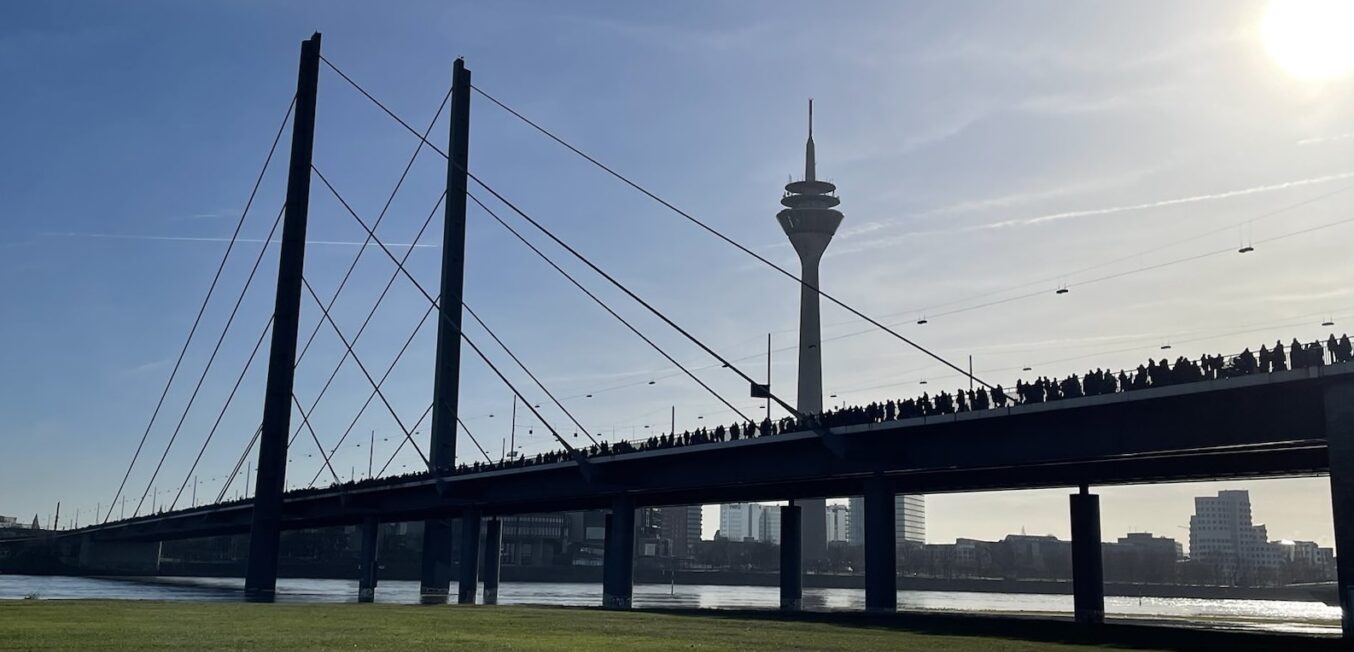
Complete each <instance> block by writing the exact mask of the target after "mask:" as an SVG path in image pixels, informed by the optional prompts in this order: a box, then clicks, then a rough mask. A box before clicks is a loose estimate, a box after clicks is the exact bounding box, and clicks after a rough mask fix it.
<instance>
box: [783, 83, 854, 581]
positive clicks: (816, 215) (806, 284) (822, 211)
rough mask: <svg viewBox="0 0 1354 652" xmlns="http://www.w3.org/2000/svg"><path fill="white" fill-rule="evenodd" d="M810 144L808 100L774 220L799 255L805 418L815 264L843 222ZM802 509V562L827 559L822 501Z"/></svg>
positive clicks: (818, 373)
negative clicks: (798, 176)
mask: <svg viewBox="0 0 1354 652" xmlns="http://www.w3.org/2000/svg"><path fill="white" fill-rule="evenodd" d="M816 167H817V162H816V160H815V153H814V145H813V100H809V139H808V142H807V143H806V144H805V146H804V178H803V179H802V180H800V181H791V182H790V183H788V184H786V185H785V195H784V196H783V197H781V200H780V203H781V205H782V206H784V207H785V208H784V209H783V210H781V211H780V212H779V213H777V214H776V220H777V221H779V222H780V226H781V228H782V229H784V230H785V235H787V236H789V238H790V244H792V245H794V248H795V252H796V253H798V254H799V262H800V266H801V272H800V278H801V279H802V280H803V282H802V283H801V284H800V294H799V390H798V402H797V405H796V409H798V410H799V412H801V413H803V414H817V413H821V412H822V411H823V349H822V347H821V346H820V345H821V343H822V320H821V319H820V317H819V297H818V266H819V263H820V262H821V261H822V258H823V252H824V251H826V250H827V245H828V243H830V242H832V236H833V235H834V234H835V233H836V232H837V227H838V226H840V225H841V223H842V213H841V211H839V210H837V208H836V207H837V205H838V204H840V203H841V200H840V199H839V198H838V197H837V194H836V193H837V186H835V185H833V184H831V183H829V182H827V181H820V180H818V176H817V169H816ZM799 505H800V506H801V508H802V509H803V516H802V521H801V524H802V528H803V529H802V534H803V539H802V541H803V554H804V559H805V560H809V561H817V560H821V559H823V558H825V557H826V556H827V504H826V501H825V500H823V499H816V500H803V501H799Z"/></svg>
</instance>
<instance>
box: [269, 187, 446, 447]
mask: <svg viewBox="0 0 1354 652" xmlns="http://www.w3.org/2000/svg"><path fill="white" fill-rule="evenodd" d="M446 196H447V193H446V191H445V190H444V191H442V195H441V196H440V197H438V198H437V203H436V204H434V205H433V209H432V211H431V212H430V213H428V218H427V219H425V220H424V221H423V226H422V227H420V228H419V230H418V234H417V235H415V236H414V239H413V241H412V242H411V244H410V246H409V248H408V249H406V250H405V252H404V256H403V257H402V258H400V262H401V263H404V262H407V261H408V260H409V256H410V255H411V254H413V253H414V247H416V246H417V245H418V243H419V241H420V240H422V239H423V234H424V233H425V232H426V231H427V230H428V226H429V225H430V224H432V220H433V217H434V216H436V215H437V209H438V208H439V207H440V206H441V205H442V201H443V200H444V199H446ZM363 247H364V248H365V247H366V244H365V243H364V244H363ZM399 277H400V272H399V270H395V272H394V273H392V274H391V275H390V278H389V279H388V280H387V281H386V286H385V288H384V289H382V290H381V294H380V295H379V296H377V297H376V303H375V304H373V305H372V307H371V310H368V311H367V316H366V318H365V319H363V320H362V325H361V326H360V327H358V329H357V333H355V334H354V335H353V344H354V345H356V344H357V341H358V340H359V339H361V338H362V334H363V333H365V332H366V331H367V326H368V325H369V324H371V320H372V318H373V317H375V316H376V310H377V309H378V308H380V307H381V303H382V302H384V301H385V298H386V295H387V294H389V293H390V288H391V287H393V286H394V285H395V281H396V279H398V278H399ZM342 290H343V287H342V284H340V285H339V289H338V290H335V291H334V297H335V298H337V297H338V293H339V292H341V291H342ZM333 307H334V303H333V300H330V302H329V305H328V306H327V307H326V310H329V309H332V308H333ZM323 324H324V319H323V318H321V319H320V321H319V322H318V323H317V324H316V326H320V325H323ZM316 330H317V331H318V328H317V329H316ZM312 335H313V333H312ZM398 359H399V358H398V356H397V357H396V360H398ZM347 361H348V352H347V351H344V353H343V356H342V357H340V358H339V361H338V364H336V365H334V370H333V371H332V372H330V374H329V378H328V380H326V381H325V382H324V386H323V387H321V388H320V393H319V394H318V395H316V396H315V399H314V400H313V401H311V404H310V409H309V410H305V411H303V412H302V413H301V414H302V416H303V417H309V415H310V414H311V413H313V412H314V411H315V408H316V407H317V406H318V405H319V404H320V399H322V398H324V395H325V393H326V392H328V391H329V386H330V385H331V384H333V382H334V378H336V377H337V376H338V373H339V370H340V369H342V368H343V363H345V362H347ZM300 434H301V429H300V427H297V429H296V432H294V433H292V436H291V439H290V440H289V441H288V442H287V446H288V447H290V446H291V445H292V443H293V442H295V441H296V437H297V436H298V435H300Z"/></svg>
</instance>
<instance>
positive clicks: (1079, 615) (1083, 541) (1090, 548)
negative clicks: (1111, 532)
mask: <svg viewBox="0 0 1354 652" xmlns="http://www.w3.org/2000/svg"><path fill="white" fill-rule="evenodd" d="M1068 498H1069V499H1070V502H1071V510H1072V604H1073V614H1074V616H1075V618H1076V621H1077V622H1079V623H1086V624H1091V625H1099V624H1101V623H1104V622H1105V573H1104V558H1103V557H1101V552H1100V496H1098V495H1096V494H1093V493H1091V492H1090V488H1089V487H1087V486H1086V485H1084V484H1083V485H1081V491H1080V492H1079V493H1075V494H1072V495H1071V496H1068Z"/></svg>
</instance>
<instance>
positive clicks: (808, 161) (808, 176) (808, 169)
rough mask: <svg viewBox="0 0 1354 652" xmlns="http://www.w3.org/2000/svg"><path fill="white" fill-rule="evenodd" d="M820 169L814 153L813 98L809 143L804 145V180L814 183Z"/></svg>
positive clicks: (810, 108)
mask: <svg viewBox="0 0 1354 652" xmlns="http://www.w3.org/2000/svg"><path fill="white" fill-rule="evenodd" d="M817 167H818V164H817V161H816V160H815V156H814V151H813V98H812V97H810V98H809V142H808V143H806V144H805V145H804V180H805V181H814V180H816V178H817V175H816V172H817V170H816V168H817Z"/></svg>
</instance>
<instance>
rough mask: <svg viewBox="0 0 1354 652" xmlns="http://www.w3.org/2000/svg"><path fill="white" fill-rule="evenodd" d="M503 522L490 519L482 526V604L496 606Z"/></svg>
mask: <svg viewBox="0 0 1354 652" xmlns="http://www.w3.org/2000/svg"><path fill="white" fill-rule="evenodd" d="M502 550H503V521H501V520H499V519H498V518H491V519H489V522H488V523H486V524H485V526H484V604H498V574H499V569H500V567H501V566H502V559H503V557H502Z"/></svg>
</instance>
